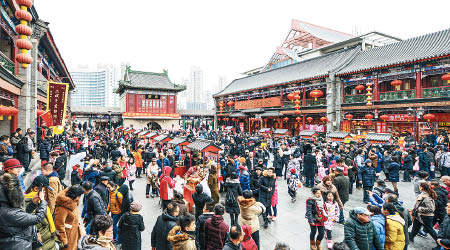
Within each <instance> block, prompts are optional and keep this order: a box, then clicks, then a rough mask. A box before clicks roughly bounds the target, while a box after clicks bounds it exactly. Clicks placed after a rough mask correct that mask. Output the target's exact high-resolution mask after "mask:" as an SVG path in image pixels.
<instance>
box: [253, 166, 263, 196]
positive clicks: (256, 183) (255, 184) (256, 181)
mask: <svg viewBox="0 0 450 250" xmlns="http://www.w3.org/2000/svg"><path fill="white" fill-rule="evenodd" d="M261 176H262V174H261V175H258V174H256V171H254V172H252V174H251V176H250V189H251V190H252V191H253V193H255V192H258V191H259V179H261Z"/></svg>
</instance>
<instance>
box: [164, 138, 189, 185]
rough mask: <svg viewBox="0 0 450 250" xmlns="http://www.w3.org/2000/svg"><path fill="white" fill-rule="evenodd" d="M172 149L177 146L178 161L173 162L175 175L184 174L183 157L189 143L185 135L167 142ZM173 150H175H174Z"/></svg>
mask: <svg viewBox="0 0 450 250" xmlns="http://www.w3.org/2000/svg"><path fill="white" fill-rule="evenodd" d="M167 144H168V145H169V146H170V147H171V148H172V149H175V148H176V147H177V146H178V154H176V157H177V158H178V159H177V161H178V163H177V164H175V170H174V171H175V175H178V176H184V175H185V173H186V166H184V159H185V158H186V150H185V148H186V146H187V145H188V144H190V142H189V141H188V140H187V138H186V137H175V138H173V139H172V140H171V141H169V142H168V143H167ZM174 151H175V150H174Z"/></svg>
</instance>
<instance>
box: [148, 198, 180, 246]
mask: <svg viewBox="0 0 450 250" xmlns="http://www.w3.org/2000/svg"><path fill="white" fill-rule="evenodd" d="M179 213H180V208H179V207H178V204H177V203H175V202H171V203H169V204H168V205H167V209H166V211H165V212H163V214H162V215H160V216H159V217H158V219H156V223H155V225H154V226H153V230H152V236H151V244H152V249H153V250H171V249H172V245H171V243H170V242H169V241H168V240H167V236H168V234H169V232H170V230H171V229H172V228H173V227H174V226H176V225H177V221H178V214H179Z"/></svg>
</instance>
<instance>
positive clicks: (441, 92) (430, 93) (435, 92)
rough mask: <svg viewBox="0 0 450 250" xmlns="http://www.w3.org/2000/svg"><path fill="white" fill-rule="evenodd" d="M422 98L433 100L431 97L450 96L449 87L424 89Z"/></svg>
mask: <svg viewBox="0 0 450 250" xmlns="http://www.w3.org/2000/svg"><path fill="white" fill-rule="evenodd" d="M422 91H423V92H422V97H423V98H433V97H449V96H450V86H447V87H441V88H426V89H423V90H422Z"/></svg>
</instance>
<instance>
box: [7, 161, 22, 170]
mask: <svg viewBox="0 0 450 250" xmlns="http://www.w3.org/2000/svg"><path fill="white" fill-rule="evenodd" d="M21 167H22V164H20V161H19V160H17V159H15V158H12V159H9V160H7V161H5V162H3V171H6V170H9V169H13V168H21Z"/></svg>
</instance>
